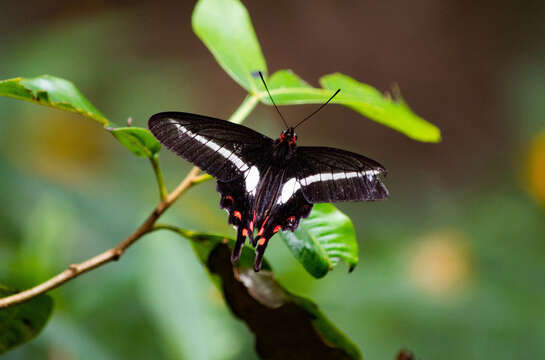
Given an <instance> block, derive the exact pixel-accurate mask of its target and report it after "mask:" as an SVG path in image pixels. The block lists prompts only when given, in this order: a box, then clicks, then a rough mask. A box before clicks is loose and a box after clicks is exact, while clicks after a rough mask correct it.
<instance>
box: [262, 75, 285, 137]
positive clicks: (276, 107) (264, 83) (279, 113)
mask: <svg viewBox="0 0 545 360" xmlns="http://www.w3.org/2000/svg"><path fill="white" fill-rule="evenodd" d="M257 73H258V74H259V77H260V78H261V81H263V85H265V90H267V94H269V99H271V102H272V103H273V105H274V108H275V109H276V111H277V112H278V115H280V118H281V119H282V121H283V122H284V125H286V129H287V128H288V127H289V126H288V123H287V122H286V119H284V117H283V116H282V113H281V112H280V110H279V109H278V106H276V104H275V103H274V100H273V97H272V96H271V93H270V92H269V88H268V87H267V83H266V82H265V79H264V78H263V74H262V73H261V71H258V72H257Z"/></svg>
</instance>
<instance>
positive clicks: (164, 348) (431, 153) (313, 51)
mask: <svg viewBox="0 0 545 360" xmlns="http://www.w3.org/2000/svg"><path fill="white" fill-rule="evenodd" d="M244 3H245V5H246V6H247V8H248V10H249V12H250V15H251V17H252V20H253V23H254V27H255V29H256V32H257V35H258V38H259V40H260V42H261V46H262V49H263V52H264V54H265V57H266V59H267V62H268V65H269V69H270V71H271V72H273V71H275V70H279V69H285V68H290V69H292V70H294V71H295V72H296V73H297V74H299V75H300V76H302V77H303V78H304V79H306V80H307V81H309V82H310V83H311V84H314V85H318V84H317V79H318V78H319V77H320V76H321V75H324V74H328V73H332V72H336V71H340V72H343V73H346V74H348V75H351V76H353V77H355V78H356V79H358V80H360V81H363V82H366V83H369V84H371V85H373V86H375V87H377V88H379V89H381V90H388V89H389V88H390V87H391V85H392V84H393V83H394V82H395V83H398V84H399V85H400V87H401V90H402V91H403V95H404V97H405V99H406V100H407V102H408V103H409V105H410V106H411V107H412V108H413V110H414V111H415V112H416V113H418V114H420V115H421V116H422V117H424V118H426V119H427V120H429V121H431V122H432V123H434V124H436V125H438V126H439V127H440V128H441V129H442V134H443V138H444V140H443V142H442V143H439V144H425V143H418V142H415V141H412V140H410V139H408V138H406V137H404V136H403V135H401V134H399V133H396V132H394V131H393V130H390V129H388V128H385V127H383V126H381V125H378V124H376V123H374V122H372V121H369V120H367V119H365V118H363V117H361V116H359V115H358V114H356V113H354V112H352V111H351V110H349V109H347V108H343V107H341V106H329V107H327V108H326V109H324V110H323V111H322V112H321V113H320V115H319V116H316V117H315V118H314V119H313V120H312V121H310V122H308V123H306V124H305V125H304V126H303V127H301V128H300V129H298V135H299V142H300V143H302V144H305V145H310V144H313V145H328V146H337V147H343V148H346V149H350V150H352V151H355V152H359V153H362V154H366V155H367V156H370V157H372V158H375V159H377V160H379V161H380V162H381V163H383V164H384V165H385V166H386V167H387V168H388V170H389V176H388V178H387V184H388V186H389V188H390V191H391V198H390V199H389V200H388V201H385V202H380V203H368V204H363V203H354V204H352V203H350V204H339V207H340V208H341V209H342V210H343V211H345V212H346V213H347V214H348V215H350V216H351V218H352V219H353V222H354V225H355V227H356V230H357V235H358V241H359V244H360V264H359V265H358V267H357V268H356V269H355V271H354V272H353V273H351V274H348V273H347V271H346V270H347V269H346V267H343V266H340V267H339V268H337V269H335V270H334V271H333V272H332V273H331V274H330V275H328V276H327V277H325V278H324V279H321V280H315V279H313V278H311V277H310V276H309V275H308V274H306V273H305V271H304V269H303V268H302V266H301V265H299V264H298V263H297V262H296V261H295V260H294V258H293V257H292V255H291V254H290V253H289V251H288V250H287V248H286V247H285V246H284V244H283V243H282V242H281V241H279V240H278V239H277V241H272V242H271V245H270V248H269V250H268V252H267V255H268V258H269V260H270V261H271V263H272V265H273V267H274V269H275V271H276V274H277V277H278V279H279V281H280V282H281V283H282V284H283V285H284V286H286V287H287V288H288V289H289V290H290V291H292V292H294V293H297V294H301V295H305V296H309V297H311V298H312V299H314V300H315V301H316V302H317V303H318V305H319V306H320V308H321V309H322V310H323V311H324V313H325V314H326V315H327V316H328V317H329V318H330V319H331V320H332V321H333V322H334V323H335V324H336V325H337V326H338V327H339V328H340V329H342V330H343V331H344V332H346V334H347V335H348V336H349V337H350V338H351V339H352V340H353V341H354V342H356V343H357V344H358V345H359V346H360V348H361V350H362V353H363V355H364V357H365V358H366V359H392V358H393V357H394V355H395V353H396V352H397V351H398V350H399V349H400V348H402V347H407V348H410V349H411V350H413V352H414V353H415V354H416V355H417V358H419V359H439V358H440V359H444V360H446V359H496V360H498V359H514V358H519V359H543V358H544V357H545V265H544V255H545V121H544V119H545V43H544V42H543V39H544V38H545V31H544V26H543V19H544V18H545V6H544V4H545V3H543V2H541V1H491V0H484V1H480V2H472V1H454V0H443V1H433V0H417V1H410V2H407V1H402V0H395V1H389V2H378V1H377V2H367V1H355V0H353V1H352V0H351V1H342V2H339V1H338V2H331V1H312V3H309V2H303V1H297V2H294V1H288V0H278V1H275V2H261V1H260V2H257V1H252V2H251V1H245V2H244ZM193 6H194V2H193V1H170V2H169V1H155V2H151V3H150V2H146V1H131V2H129V1H125V2H124V3H123V2H116V3H115V4H114V3H113V2H112V3H108V2H105V1H93V0H86V1H81V2H72V1H63V0H61V1H56V2H54V3H51V2H44V1H36V0H29V1H25V2H14V1H12V2H4V3H2V11H1V12H0V54H1V56H0V79H7V78H12V77H15V76H28V77H32V76H36V75H40V74H51V75H56V76H59V77H64V78H67V79H70V80H72V81H73V82H74V83H75V84H76V86H78V87H79V88H80V90H81V91H82V92H83V93H84V94H85V95H86V96H87V97H88V98H89V99H90V100H91V101H92V102H93V103H94V104H95V105H96V106H97V107H98V108H99V109H100V110H101V111H102V112H103V113H104V114H105V115H106V116H107V117H108V118H109V119H111V120H112V121H114V122H117V123H123V122H124V121H126V119H127V118H128V117H132V119H133V122H134V124H136V125H139V126H145V124H146V121H147V119H148V118H149V116H150V115H151V114H153V113H156V112H159V111H166V110H181V111H188V112H196V113H203V114H207V115H210V116H216V117H220V118H227V117H229V116H230V114H231V113H232V112H233V111H234V110H235V109H236V107H237V106H238V105H239V103H240V102H241V101H242V99H243V97H244V92H243V90H242V89H241V88H239V87H238V85H237V84H235V83H234V82H233V81H232V80H231V79H230V78H229V77H228V75H227V74H225V73H224V72H223V71H222V70H221V68H220V67H219V66H218V65H217V64H216V62H215V60H214V59H213V58H212V56H211V54H210V53H209V52H208V50H207V49H206V48H205V47H204V45H203V44H202V43H201V42H200V41H199V40H198V39H197V37H196V36H195V35H194V34H193V32H192V30H191V25H190V17H191V11H192V8H193ZM313 109H314V107H313V106H298V107H296V106H293V107H284V108H283V109H282V110H283V112H284V114H285V116H286V117H287V118H288V119H290V121H291V122H292V123H293V122H295V121H296V120H298V119H301V118H302V117H303V116H304V115H306V114H307V113H309V112H310V111H312V110H313ZM246 124H247V125H248V126H250V127H252V128H254V129H257V130H259V131H262V132H264V133H266V134H268V135H269V136H272V137H274V136H277V135H278V134H279V132H280V130H281V122H280V121H279V120H278V118H277V117H276V114H275V112H274V110H272V109H271V108H269V107H266V106H263V105H261V106H259V107H258V109H257V110H256V111H254V113H253V114H252V115H251V116H250V118H249V119H248V120H247V122H246ZM161 158H162V165H163V169H164V171H165V175H166V179H167V183H168V184H169V186H170V187H171V188H172V187H173V186H174V185H175V184H176V183H177V182H178V181H179V180H180V179H181V178H182V177H183V176H184V175H185V173H186V171H187V170H188V169H189V165H188V164H187V163H186V162H184V161H183V160H181V159H178V158H176V157H175V156H173V155H171V154H169V153H167V152H162V154H161ZM156 191H157V190H156V186H155V183H154V177H153V173H152V170H151V168H150V166H149V164H148V163H147V161H146V160H145V159H141V158H137V157H135V156H133V155H132V154H130V153H129V152H128V151H126V150H125V149H124V148H122V147H121V146H120V145H119V144H118V143H117V142H116V141H115V140H114V139H113V138H112V137H111V136H109V135H108V134H107V133H106V132H104V131H103V130H102V129H101V128H100V126H99V125H97V124H96V123H94V122H92V121H90V120H87V119H84V118H81V117H78V116H77V115H74V114H70V113H65V112H61V111H56V110H53V109H48V108H44V107H40V106H36V105H32V104H29V103H23V102H19V101H16V100H14V99H9V98H0V200H1V206H0V282H2V283H4V284H7V285H12V286H14V287H19V288H24V287H27V286H30V285H33V284H36V283H38V282H41V281H43V280H44V279H46V278H48V277H50V276H51V275H53V274H56V273H57V272H59V271H61V270H63V269H64V268H66V266H67V265H69V264H70V263H73V262H77V261H81V260H84V259H86V258H88V257H90V256H92V255H95V254H97V253H99V252H101V251H103V250H104V249H106V248H109V247H111V246H113V245H115V244H116V243H118V242H119V241H120V240H121V239H123V238H124V237H125V236H126V235H127V234H129V233H130V232H132V230H133V229H134V228H135V227H136V226H137V225H138V224H139V223H140V221H141V220H142V219H143V218H144V217H145V216H146V215H147V213H148V212H149V211H150V209H151V208H152V207H153V206H154V204H155V202H156V199H157V194H156ZM217 201H218V195H217V194H216V193H215V191H214V184H213V183H212V182H209V183H207V184H203V185H202V186H199V187H197V188H194V189H192V190H191V191H190V192H189V193H188V194H187V196H185V197H184V198H183V199H182V201H180V202H179V203H178V204H176V206H175V207H173V208H172V209H171V210H170V211H169V212H168V214H167V215H166V216H165V219H166V220H168V221H169V222H172V223H175V224H178V225H180V226H183V227H187V228H192V229H197V230H210V231H219V232H225V233H227V234H231V233H232V229H230V228H229V227H227V225H226V217H225V213H224V212H222V211H220V210H219V208H218V204H217ZM52 295H53V296H54V297H55V299H56V303H57V306H56V310H55V313H54V316H53V318H52V320H51V322H50V323H49V324H48V326H47V327H46V329H45V330H44V331H43V333H42V334H41V335H40V336H39V337H38V338H37V339H35V340H33V341H32V342H31V343H29V344H27V345H24V346H23V347H20V348H18V349H17V350H14V351H11V352H9V353H8V354H7V355H6V356H5V358H6V359H9V360H16V359H51V360H53V359H55V360H57V359H59V360H69V359H152V358H153V359H255V358H256V355H255V351H254V350H253V336H252V334H251V333H250V332H249V331H248V329H247V328H246V326H245V325H244V324H243V323H241V322H239V321H237V320H236V319H235V318H234V317H233V316H232V315H231V314H230V312H229V310H228V308H227V307H226V306H225V304H224V302H223V300H222V297H221V295H220V293H219V292H218V291H217V290H216V289H215V288H214V286H213V285H212V283H211V282H210V280H209V278H208V275H207V274H206V272H205V270H204V269H203V267H202V266H201V265H200V264H199V263H198V262H197V260H196V257H195V256H194V254H193V253H192V250H191V248H190V246H189V244H188V243H187V241H185V240H184V239H181V238H178V237H176V236H175V235H173V234H167V233H164V234H153V235H152V236H148V237H146V238H145V239H143V240H141V241H140V242H139V243H138V244H137V245H136V246H134V247H133V248H131V249H130V251H129V252H128V253H127V254H126V256H125V257H124V258H123V259H122V261H121V262H119V263H114V264H109V265H107V266H105V267H103V268H100V269H98V270H95V271H93V272H92V273H89V274H87V275H85V276H83V277H81V278H79V279H77V280H75V281H73V282H71V283H69V284H67V285H65V286H63V287H62V288H60V289H58V290H55V291H54V292H53V293H52Z"/></svg>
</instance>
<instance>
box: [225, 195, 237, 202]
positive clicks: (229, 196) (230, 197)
mask: <svg viewBox="0 0 545 360" xmlns="http://www.w3.org/2000/svg"><path fill="white" fill-rule="evenodd" d="M225 198H226V199H227V200H229V201H231V202H232V203H235V199H234V198H233V197H232V196H231V195H227V196H226V197H225Z"/></svg>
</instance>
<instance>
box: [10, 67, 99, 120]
mask: <svg viewBox="0 0 545 360" xmlns="http://www.w3.org/2000/svg"><path fill="white" fill-rule="evenodd" d="M0 95H2V96H9V97H13V98H16V99H21V100H26V101H31V102H34V103H37V104H40V105H45V106H50V107H53V108H56V109H60V110H67V111H71V112H75V113H78V114H81V115H83V116H86V117H88V118H91V119H93V120H96V121H98V122H99V123H101V124H103V125H107V124H108V120H106V118H105V117H104V116H103V115H102V114H101V113H100V111H98V110H97V109H96V108H95V107H94V106H93V105H92V104H91V103H90V102H89V100H87V99H86V98H85V97H84V96H83V95H82V94H81V92H80V91H79V90H78V89H77V88H76V87H75V86H74V84H72V83H71V82H70V81H68V80H65V79H61V78H58V77H54V76H50V75H41V76H38V77H35V78H21V77H18V78H14V79H9V80H3V81H0Z"/></svg>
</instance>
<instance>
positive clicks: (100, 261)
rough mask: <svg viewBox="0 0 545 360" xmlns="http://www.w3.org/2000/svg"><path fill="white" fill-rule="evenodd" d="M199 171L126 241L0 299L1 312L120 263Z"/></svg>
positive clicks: (157, 208) (194, 178)
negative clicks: (108, 265)
mask: <svg viewBox="0 0 545 360" xmlns="http://www.w3.org/2000/svg"><path fill="white" fill-rule="evenodd" d="M199 172H200V170H199V168H198V167H194V168H193V169H191V171H190V172H189V173H188V174H187V176H186V177H185V179H184V180H183V181H182V182H181V183H180V184H179V185H178V187H176V189H174V191H172V192H171V193H170V194H168V196H166V199H164V200H162V201H161V202H160V203H159V204H158V205H157V206H156V207H155V209H154V210H153V211H152V213H151V214H150V215H149V216H148V218H147V219H146V220H145V221H144V222H143V223H142V224H141V225H140V226H139V227H138V229H136V231H135V232H133V233H132V234H131V235H129V236H128V237H127V238H126V239H125V240H123V241H122V242H120V243H119V244H118V245H117V246H115V247H113V248H111V249H109V250H106V251H105V252H103V253H102V254H99V255H96V256H94V257H92V258H90V259H88V260H86V261H84V262H82V263H79V264H72V265H70V266H69V267H68V269H66V270H64V271H63V272H61V273H60V274H58V275H57V276H55V277H52V278H51V279H49V280H47V281H46V282H43V283H41V284H40V285H37V286H35V287H33V288H31V289H28V290H24V291H21V292H20V293H17V294H14V295H11V296H8V297H5V298H1V299H0V309H2V308H7V307H9V306H13V305H16V304H20V303H22V302H25V301H28V300H30V299H32V298H34V297H36V296H38V295H40V294H43V293H45V292H48V291H50V290H53V289H55V288H56V287H58V286H60V285H62V284H64V283H65V282H68V281H70V280H72V279H75V278H76V277H78V276H80V275H81V274H84V273H86V272H88V271H91V270H93V269H95V268H97V267H99V266H102V265H104V264H107V263H109V262H111V261H113V260H119V258H120V257H121V256H122V255H123V253H124V252H125V250H127V249H128V248H129V247H130V246H131V245H132V244H134V243H135V242H136V240H138V239H140V238H141V237H142V236H144V235H146V234H147V233H150V232H152V231H153V230H155V228H154V225H155V222H156V221H157V219H158V218H159V217H160V216H161V215H162V214H163V213H164V212H165V211H166V210H167V209H168V208H169V207H170V206H171V205H172V204H173V203H174V202H175V201H176V200H177V199H178V198H179V197H180V195H182V194H183V193H184V192H185V191H186V190H187V189H189V188H190V187H191V186H192V185H194V184H195V183H197V182H202V181H203V180H202V177H199Z"/></svg>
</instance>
